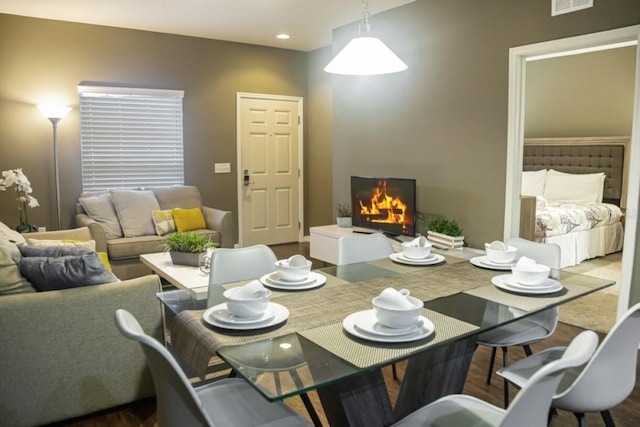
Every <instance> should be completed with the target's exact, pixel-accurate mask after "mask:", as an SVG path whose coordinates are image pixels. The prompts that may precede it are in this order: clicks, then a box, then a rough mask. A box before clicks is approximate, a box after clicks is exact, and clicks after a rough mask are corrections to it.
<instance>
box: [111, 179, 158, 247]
mask: <svg viewBox="0 0 640 427" xmlns="http://www.w3.org/2000/svg"><path fill="white" fill-rule="evenodd" d="M111 197H112V198H113V205H114V206H115V208H116V213H117V214H118V219H119V220H120V226H122V231H123V232H124V237H137V236H149V235H153V234H156V228H155V225H154V224H153V219H152V217H151V212H152V211H156V210H160V206H159V205H158V201H157V200H156V196H155V195H154V194H153V193H152V192H151V191H142V190H112V191H111Z"/></svg>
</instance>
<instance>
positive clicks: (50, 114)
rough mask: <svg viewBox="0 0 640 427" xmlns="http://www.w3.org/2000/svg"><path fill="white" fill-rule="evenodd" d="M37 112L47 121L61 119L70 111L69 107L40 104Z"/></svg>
mask: <svg viewBox="0 0 640 427" xmlns="http://www.w3.org/2000/svg"><path fill="white" fill-rule="evenodd" d="M38 110H40V112H41V113H42V114H43V115H44V116H45V117H46V118H48V119H62V118H63V117H64V116H66V115H67V114H68V113H69V111H71V107H65V106H63V105H57V104H40V105H38Z"/></svg>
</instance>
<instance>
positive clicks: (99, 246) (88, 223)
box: [76, 213, 107, 252]
mask: <svg viewBox="0 0 640 427" xmlns="http://www.w3.org/2000/svg"><path fill="white" fill-rule="evenodd" d="M76 225H77V226H78V227H87V228H88V229H89V233H90V234H91V239H93V240H95V242H96V251H97V252H107V235H106V234H105V232H104V228H102V226H101V225H100V223H98V222H97V221H95V220H93V219H91V218H90V217H89V215H87V214H84V213H78V214H76Z"/></svg>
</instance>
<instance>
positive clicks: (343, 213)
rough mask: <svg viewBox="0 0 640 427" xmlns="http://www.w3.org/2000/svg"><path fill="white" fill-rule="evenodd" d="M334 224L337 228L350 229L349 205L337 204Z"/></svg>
mask: <svg viewBox="0 0 640 427" xmlns="http://www.w3.org/2000/svg"><path fill="white" fill-rule="evenodd" d="M336 223H337V224H338V227H351V205H350V204H349V203H338V208H337V210H336Z"/></svg>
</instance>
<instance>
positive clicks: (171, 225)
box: [151, 209, 176, 236]
mask: <svg viewBox="0 0 640 427" xmlns="http://www.w3.org/2000/svg"><path fill="white" fill-rule="evenodd" d="M151 218H152V219H153V225H154V226H155V227H156V234H157V235H158V236H164V235H165V234H167V233H171V232H173V231H176V223H175V222H174V221H173V215H172V213H171V209H167V210H164V211H152V212H151Z"/></svg>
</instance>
